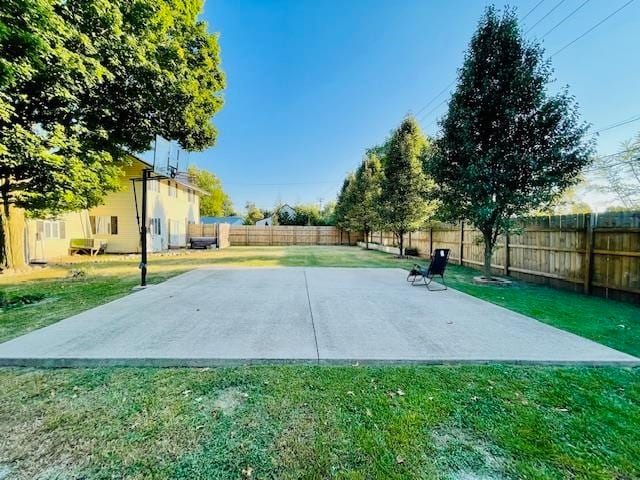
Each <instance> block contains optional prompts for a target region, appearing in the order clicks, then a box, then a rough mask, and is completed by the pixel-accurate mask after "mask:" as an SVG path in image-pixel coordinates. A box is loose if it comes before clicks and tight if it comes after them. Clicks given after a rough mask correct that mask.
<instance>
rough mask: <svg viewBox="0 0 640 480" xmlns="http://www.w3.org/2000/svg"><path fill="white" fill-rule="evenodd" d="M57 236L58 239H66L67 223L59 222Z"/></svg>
mask: <svg viewBox="0 0 640 480" xmlns="http://www.w3.org/2000/svg"><path fill="white" fill-rule="evenodd" d="M58 229H59V230H58V234H59V235H60V239H61V240H64V239H65V238H67V222H65V221H63V220H61V221H60V222H59V226H58Z"/></svg>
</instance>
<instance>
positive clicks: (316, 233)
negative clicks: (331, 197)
mask: <svg viewBox="0 0 640 480" xmlns="http://www.w3.org/2000/svg"><path fill="white" fill-rule="evenodd" d="M362 238H363V237H362V234H361V233H355V232H345V231H342V230H340V229H339V228H336V227H306V226H305V227H301V226H288V225H287V226H285V225H277V226H257V225H248V226H244V225H243V226H235V225H233V226H231V230H230V232H229V242H230V243H231V245H233V246H267V245H356V244H357V242H358V241H360V240H362Z"/></svg>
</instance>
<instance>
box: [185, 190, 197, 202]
mask: <svg viewBox="0 0 640 480" xmlns="http://www.w3.org/2000/svg"><path fill="white" fill-rule="evenodd" d="M187 198H188V199H189V203H193V202H195V201H196V192H195V191H194V190H193V188H187Z"/></svg>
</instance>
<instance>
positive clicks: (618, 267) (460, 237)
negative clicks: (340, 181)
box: [370, 212, 640, 303]
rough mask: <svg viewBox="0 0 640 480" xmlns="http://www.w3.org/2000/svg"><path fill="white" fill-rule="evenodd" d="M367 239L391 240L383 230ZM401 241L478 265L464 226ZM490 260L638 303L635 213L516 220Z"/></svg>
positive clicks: (517, 272)
mask: <svg viewBox="0 0 640 480" xmlns="http://www.w3.org/2000/svg"><path fill="white" fill-rule="evenodd" d="M370 240H371V241H373V242H376V243H380V244H382V245H395V244H396V243H397V241H396V239H395V238H394V236H393V235H392V234H391V233H388V232H382V233H381V232H374V233H372V234H371V236H370ZM404 243H405V246H406V247H411V248H417V249H418V251H419V254H420V255H421V256H429V255H430V254H431V252H432V251H433V250H434V249H435V248H449V249H450V250H451V260H452V261H453V262H456V263H459V264H462V265H467V266H470V267H476V268H479V267H481V266H482V265H483V263H484V245H483V243H482V235H481V234H480V232H479V231H478V230H477V229H475V228H473V227H471V226H469V225H465V224H457V225H450V224H439V225H434V226H433V227H431V228H429V229H425V230H421V231H417V232H413V233H411V234H407V235H406V236H405V239H404ZM491 263H492V267H493V269H494V272H495V273H500V274H503V275H511V276H514V277H517V278H522V279H524V280H528V281H534V282H539V283H547V284H550V285H552V286H556V287H562V288H570V289H572V290H576V291H583V292H585V293H587V294H591V293H593V294H595V295H599V296H604V297H607V298H615V299H619V300H625V301H633V302H637V303H640V212H611V213H604V214H580V215H557V216H549V217H531V218H525V219H522V220H521V221H520V227H519V229H518V231H517V233H512V234H510V235H505V236H502V237H500V238H499V239H498V243H497V245H496V248H495V249H494V253H493V259H492V262H491Z"/></svg>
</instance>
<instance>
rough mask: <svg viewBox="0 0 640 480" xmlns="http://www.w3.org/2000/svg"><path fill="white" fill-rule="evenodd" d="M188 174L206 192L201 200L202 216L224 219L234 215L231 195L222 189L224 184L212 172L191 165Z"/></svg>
mask: <svg viewBox="0 0 640 480" xmlns="http://www.w3.org/2000/svg"><path fill="white" fill-rule="evenodd" d="M187 173H188V174H189V177H191V178H192V179H193V180H192V181H193V182H194V183H195V185H196V186H197V187H199V188H201V189H202V190H204V191H205V192H207V195H204V196H202V197H201V198H200V215H202V216H205V217H222V216H226V215H233V214H234V209H233V204H232V203H231V199H230V198H229V195H227V194H226V193H225V191H224V189H223V188H222V182H221V181H220V179H219V178H218V177H217V176H216V175H215V174H213V173H212V172H210V171H208V170H204V169H200V168H198V167H196V166H195V165H190V166H189V168H188V170H187Z"/></svg>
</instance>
